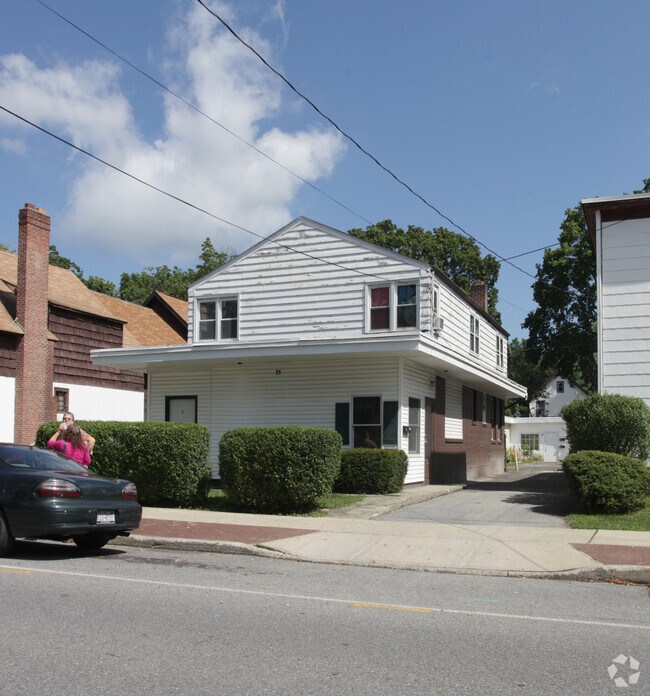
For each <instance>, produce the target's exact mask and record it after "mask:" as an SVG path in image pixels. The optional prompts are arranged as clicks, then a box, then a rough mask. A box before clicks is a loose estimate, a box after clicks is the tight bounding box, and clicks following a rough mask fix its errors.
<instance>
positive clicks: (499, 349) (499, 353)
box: [497, 336, 504, 367]
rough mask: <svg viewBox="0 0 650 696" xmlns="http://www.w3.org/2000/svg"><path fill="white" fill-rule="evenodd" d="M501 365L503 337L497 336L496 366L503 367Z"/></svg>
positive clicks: (502, 362)
mask: <svg viewBox="0 0 650 696" xmlns="http://www.w3.org/2000/svg"><path fill="white" fill-rule="evenodd" d="M503 365H504V359H503V338H502V337H501V336H497V367H503Z"/></svg>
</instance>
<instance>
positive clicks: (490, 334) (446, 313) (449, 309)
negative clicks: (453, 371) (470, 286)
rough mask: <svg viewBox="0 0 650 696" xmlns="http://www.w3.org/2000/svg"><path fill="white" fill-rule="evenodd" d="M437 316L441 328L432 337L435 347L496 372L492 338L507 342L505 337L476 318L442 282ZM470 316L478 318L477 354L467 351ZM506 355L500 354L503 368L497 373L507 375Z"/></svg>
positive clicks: (484, 321)
mask: <svg viewBox="0 0 650 696" xmlns="http://www.w3.org/2000/svg"><path fill="white" fill-rule="evenodd" d="M438 305H439V308H438V315H439V316H440V317H441V318H442V319H443V320H444V328H443V330H442V331H440V332H439V334H438V335H437V337H436V339H435V340H436V344H438V345H440V347H442V348H447V349H449V350H451V351H453V352H454V353H456V354H458V355H462V356H464V357H469V356H471V360H472V362H473V363H474V364H477V363H478V364H479V365H481V366H483V367H485V368H486V369H488V370H490V371H491V372H496V371H497V370H496V364H497V351H496V339H497V336H500V337H502V338H503V340H504V344H505V342H507V337H506V334H505V333H504V332H503V331H499V330H498V329H497V328H496V327H495V326H493V325H492V324H491V323H490V322H489V321H488V320H487V319H484V318H483V317H482V316H480V315H478V314H477V313H476V311H475V310H474V308H473V307H470V305H469V304H468V303H467V302H465V301H464V299H463V298H461V297H459V296H458V295H457V294H456V293H455V292H452V290H450V288H448V287H447V286H446V285H444V284H443V283H440V284H439V286H438ZM470 316H474V317H476V318H478V321H479V323H480V329H479V330H480V337H479V338H480V350H479V354H478V355H477V354H476V353H472V352H471V351H470V328H471V323H470ZM507 370H508V354H507V350H505V346H504V353H503V368H499V370H498V372H499V373H500V374H505V373H507Z"/></svg>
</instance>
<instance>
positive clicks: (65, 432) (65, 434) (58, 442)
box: [47, 423, 90, 467]
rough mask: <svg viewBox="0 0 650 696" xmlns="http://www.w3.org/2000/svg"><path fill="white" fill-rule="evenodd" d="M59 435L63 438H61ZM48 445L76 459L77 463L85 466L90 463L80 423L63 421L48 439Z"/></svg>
mask: <svg viewBox="0 0 650 696" xmlns="http://www.w3.org/2000/svg"><path fill="white" fill-rule="evenodd" d="M59 435H60V436H61V439H59ZM47 446H48V447H49V448H50V449H53V450H56V451H57V452H61V453H63V454H65V456H66V457H70V459H74V461H75V462H77V464H81V465H82V466H85V467H88V465H89V464H90V453H89V452H88V447H86V445H85V444H84V442H83V440H82V439H81V428H80V427H79V426H78V425H66V424H65V423H61V425H60V426H59V429H58V430H57V431H56V432H55V433H54V435H52V437H51V438H50V439H49V440H48V442H47Z"/></svg>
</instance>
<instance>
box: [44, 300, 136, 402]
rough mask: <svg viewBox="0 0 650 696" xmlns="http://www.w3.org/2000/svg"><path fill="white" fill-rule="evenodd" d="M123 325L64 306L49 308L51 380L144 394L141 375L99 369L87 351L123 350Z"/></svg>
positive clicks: (110, 368)
mask: <svg viewBox="0 0 650 696" xmlns="http://www.w3.org/2000/svg"><path fill="white" fill-rule="evenodd" d="M122 326H123V325H122V322H119V321H111V320H110V319H106V318H102V317H95V316H91V315H85V314H79V313H77V312H74V311H72V310H68V309H66V308H64V307H56V306H52V307H51V308H50V330H51V331H52V332H53V333H54V334H55V335H56V337H57V338H58V341H57V342H56V345H55V346H54V379H55V380H56V381H57V382H69V383H72V384H88V385H92V386H94V387H108V388H110V389H128V390H130V391H144V376H143V375H142V374H140V373H138V372H128V371H126V370H118V369H116V368H114V367H100V366H99V365H94V364H93V363H92V362H91V360H90V351H91V350H95V349H100V348H121V347H122Z"/></svg>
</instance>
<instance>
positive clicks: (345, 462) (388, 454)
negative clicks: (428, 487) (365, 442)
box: [334, 447, 408, 493]
mask: <svg viewBox="0 0 650 696" xmlns="http://www.w3.org/2000/svg"><path fill="white" fill-rule="evenodd" d="M407 468H408V457H407V456H406V454H405V453H404V452H402V450H389V449H368V448H365V447H356V448H354V449H349V450H343V452H342V453H341V471H340V473H339V475H338V478H337V479H336V482H335V483H334V490H336V491H338V492H339V493H398V492H399V491H401V490H402V486H403V485H404V478H405V476H406V470H407Z"/></svg>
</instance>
